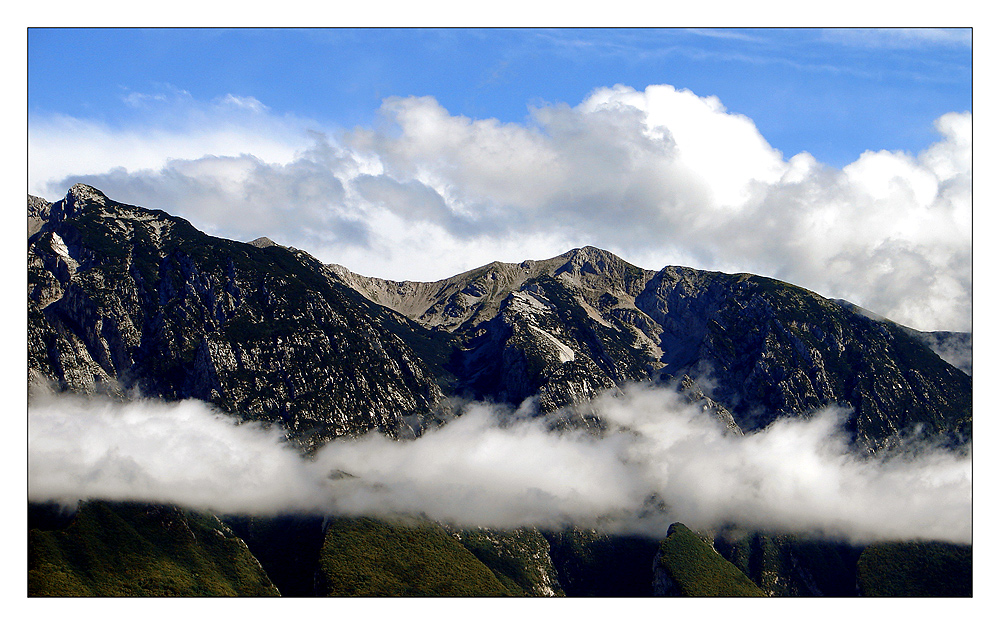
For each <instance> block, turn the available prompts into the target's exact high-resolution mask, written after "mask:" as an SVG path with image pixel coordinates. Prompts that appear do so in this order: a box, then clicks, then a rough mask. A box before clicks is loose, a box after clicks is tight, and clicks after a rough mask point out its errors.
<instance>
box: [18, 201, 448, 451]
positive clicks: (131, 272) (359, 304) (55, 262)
mask: <svg viewBox="0 0 1000 625" xmlns="http://www.w3.org/2000/svg"><path fill="white" fill-rule="evenodd" d="M38 204H39V202H38V200H37V199H35V200H32V201H31V202H29V216H32V212H31V208H30V207H32V206H38ZM44 212H45V211H44V210H42V211H37V212H36V213H35V214H37V215H43V214H44ZM30 229H31V228H30V227H29V232H30ZM431 335H432V333H430V332H428V331H426V330H424V329H423V328H421V327H420V326H418V325H416V324H413V323H411V322H409V320H407V319H405V318H403V317H401V316H399V315H397V314H395V313H393V312H391V311H389V310H388V309H385V308H383V307H380V306H376V305H373V304H371V303H370V302H369V301H368V300H366V299H364V298H362V297H360V296H359V295H358V294H357V292H355V291H353V290H351V289H350V288H348V287H346V286H345V285H343V284H342V283H340V282H338V281H335V280H330V279H328V278H327V277H326V274H325V272H324V271H323V269H322V266H321V265H320V263H319V262H318V261H316V260H315V259H313V258H312V257H310V256H308V255H307V254H305V253H304V252H299V251H297V250H292V249H286V248H283V247H280V246H276V245H270V246H263V247H260V246H255V245H249V244H244V243H238V242H235V241H228V240H224V239H218V238H214V237H210V236H208V235H205V234H203V233H201V232H199V231H198V230H196V229H194V228H193V227H192V226H191V225H190V224H189V223H188V222H186V221H184V220H182V219H178V218H175V217H171V216H170V215H167V214H166V213H163V212H162V211H151V210H147V209H143V208H139V207H135V206H128V205H125V204H121V203H118V202H114V201H112V200H110V199H108V198H107V197H105V196H104V195H103V194H102V193H101V192H100V191H98V190H96V189H93V188H91V187H87V186H85V185H75V186H74V187H73V188H72V189H70V191H69V193H68V194H67V195H66V197H65V198H64V199H62V200H60V201H58V202H56V203H55V204H53V205H51V206H50V207H49V208H48V216H47V219H45V220H44V221H42V223H41V225H40V226H39V227H38V230H37V231H36V232H35V233H34V234H33V235H32V236H31V237H29V240H28V372H29V378H31V379H33V380H48V381H50V382H52V383H54V384H56V385H57V386H58V387H59V388H62V389H72V390H77V391H85V392H91V391H103V392H112V393H120V392H124V391H128V390H132V389H134V390H138V391H139V392H140V393H142V394H143V395H147V396H157V397H163V398H166V399H181V398H196V399H202V400H205V401H209V402H212V403H213V404H215V405H217V406H219V407H220V408H222V409H223V410H226V411H228V412H231V413H233V414H236V415H240V416H243V417H246V418H251V419H258V420H266V421H277V422H279V423H281V424H282V425H284V426H285V427H286V428H288V430H289V431H290V432H291V433H292V434H293V435H294V436H296V437H298V438H300V439H302V440H306V441H311V442H313V443H315V442H317V441H321V440H327V439H329V438H332V437H335V436H342V435H349V434H359V433H362V432H365V431H368V430H370V429H373V428H378V429H380V430H382V431H385V432H387V433H389V434H392V435H404V436H406V435H411V436H412V435H413V434H414V432H415V431H419V428H420V424H419V422H414V421H413V420H412V419H411V417H412V416H413V415H422V414H428V413H429V412H430V411H431V409H432V407H433V406H434V405H435V404H436V403H437V401H438V400H439V399H440V398H441V397H442V393H441V390H440V388H439V386H438V384H437V382H436V381H435V375H434V374H433V373H432V371H431V368H430V367H429V365H428V364H427V362H428V361H432V360H433V357H423V358H422V357H420V356H418V355H417V354H416V353H415V350H420V349H424V350H426V349H428V345H431V344H433V342H434V338H433V336H431ZM264 389H266V391H265V392H262V390H264Z"/></svg>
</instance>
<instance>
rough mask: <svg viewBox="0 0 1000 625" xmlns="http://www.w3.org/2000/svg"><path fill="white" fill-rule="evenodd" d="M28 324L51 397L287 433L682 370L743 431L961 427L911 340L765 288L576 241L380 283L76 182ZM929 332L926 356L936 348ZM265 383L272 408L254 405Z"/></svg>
mask: <svg viewBox="0 0 1000 625" xmlns="http://www.w3.org/2000/svg"><path fill="white" fill-rule="evenodd" d="M28 211H29V217H31V216H34V218H35V219H37V220H39V221H41V220H42V219H43V216H44V213H45V204H44V203H43V202H38V201H36V200H33V199H31V198H29V207H28ZM31 227H32V226H31V222H30V221H29V232H30V228H31ZM171 302H173V303H172V304H170V303H171ZM387 309H388V310H387ZM29 314H30V315H31V318H32V319H34V320H36V321H37V325H38V328H42V330H39V331H38V332H36V335H37V336H35V337H34V339H32V342H31V343H30V344H31V345H32V350H33V351H32V358H33V359H34V361H33V364H31V365H29V368H31V369H32V370H35V371H37V372H39V374H40V375H44V376H47V377H51V378H53V379H56V380H58V382H59V384H61V385H65V386H67V387H76V386H79V387H82V388H87V389H91V388H93V387H94V386H95V385H96V384H98V383H99V384H103V385H111V384H114V383H121V382H122V380H123V378H124V383H125V384H126V385H132V386H135V385H137V384H140V385H142V386H143V387H144V388H145V389H149V390H151V391H153V392H155V393H156V394H159V395H161V396H167V397H182V396H191V397H198V398H203V399H206V400H208V399H211V400H213V401H216V402H217V403H218V404H219V405H220V406H222V407H223V408H225V409H230V410H242V411H246V412H247V413H248V414H254V415H257V418H264V417H265V416H266V415H268V414H270V413H272V412H275V411H276V412H277V413H278V414H279V415H280V416H279V417H276V418H279V419H280V420H282V421H284V422H286V423H290V424H292V427H293V428H296V429H297V431H298V432H300V433H304V432H305V431H306V430H307V429H308V428H310V427H317V428H321V429H325V430H327V431H328V432H329V431H332V432H335V433H342V432H358V431H364V430H365V429H370V427H372V426H373V425H377V427H380V428H387V427H390V424H392V425H391V427H396V426H400V424H401V423H402V421H400V419H402V416H403V415H404V414H414V413H416V412H418V411H425V412H426V411H429V410H431V407H432V406H433V404H434V402H435V401H436V398H437V397H438V396H439V395H440V394H441V392H442V390H444V391H445V392H447V393H454V394H458V395H468V396H472V397H474V398H477V399H484V400H488V401H502V402H508V403H512V404H517V403H519V402H521V401H523V400H525V399H527V398H529V397H536V398H538V402H539V406H540V409H541V410H542V411H543V412H546V411H552V410H555V409H556V408H559V407H568V406H574V405H580V404H582V402H584V401H585V400H587V399H591V398H593V397H595V396H596V395H597V394H598V393H600V392H602V391H603V390H605V389H610V388H615V387H618V386H620V385H623V384H627V383H629V382H631V381H650V382H658V383H670V384H675V385H676V384H680V385H682V386H683V381H684V379H685V376H688V377H689V378H690V379H691V380H692V382H694V383H696V386H697V389H696V392H695V394H698V393H700V396H699V397H698V398H697V399H698V400H699V401H702V400H703V401H704V405H705V406H706V411H708V412H710V413H713V414H717V415H726V414H729V415H731V416H732V419H731V421H733V422H734V424H735V425H736V426H738V429H742V430H744V431H748V432H749V431H754V430H757V429H759V428H762V427H766V426H767V425H768V424H769V423H771V422H773V420H774V419H776V418H779V417H780V416H781V415H788V414H802V413H805V412H808V411H810V410H815V409H819V408H821V407H823V406H827V405H830V404H842V405H849V406H851V408H852V410H853V419H852V421H851V422H850V423H849V424H848V429H849V430H851V431H852V433H853V434H856V436H857V439H858V440H859V441H860V444H861V445H862V446H863V447H865V448H867V449H877V448H879V447H880V446H883V445H884V444H885V443H886V441H888V440H890V439H891V438H892V437H895V436H902V435H904V434H905V433H906V431H907V428H912V427H916V426H917V425H918V424H925V425H927V426H929V428H928V431H933V432H939V433H954V434H957V435H959V436H966V435H967V434H969V433H970V432H971V405H970V404H969V403H968V399H969V398H970V397H971V378H970V377H969V376H968V375H966V374H964V373H962V372H961V371H959V370H958V369H956V368H955V367H952V366H951V365H949V364H948V363H946V362H945V361H944V360H942V359H941V358H939V357H938V356H936V355H935V353H934V352H932V351H931V350H930V349H928V348H927V343H928V340H927V337H924V336H916V335H914V334H913V333H911V332H907V331H906V330H905V329H903V328H901V326H898V325H896V324H894V323H893V322H891V321H888V320H884V319H872V318H870V317H869V316H867V315H864V314H861V313H860V312H859V311H858V310H855V309H853V308H852V307H849V306H844V305H842V304H841V303H837V302H834V301H832V300H828V299H825V298H823V297H821V296H819V295H817V294H816V293H813V292H811V291H808V290H806V289H802V288H800V287H795V286H793V285H789V284H786V283H783V282H781V281H778V280H773V279H770V278H764V277H760V276H754V275H751V274H725V273H720V272H711V271H701V270H697V269H691V268H686V267H673V266H668V267H664V268H663V269H660V270H659V271H652V270H648V269H642V268H640V267H637V266H635V265H632V264H630V263H628V262H626V261H625V260H623V259H621V258H620V257H618V256H616V255H615V254H612V253H611V252H608V251H606V250H602V249H600V248H597V247H594V246H584V247H580V248H575V249H572V250H569V251H568V252H565V253H564V254H561V255H559V256H556V257H553V258H549V259H545V260H526V261H523V262H520V263H504V262H492V263H489V264H486V265H483V266H482V267H478V268H476V269H472V270H469V271H466V272H463V273H461V274H458V275H456V276H453V277H451V278H446V279H443V280H438V281H436V282H407V281H391V280H383V279H379V278H367V277H364V276H360V275H358V274H354V273H353V272H351V271H350V270H348V269H346V268H344V267H340V266H337V265H324V264H322V263H320V262H319V261H317V260H316V259H314V258H312V257H310V256H309V255H308V254H306V253H305V252H301V251H298V250H294V249H291V248H287V247H284V246H281V245H275V244H274V243H273V241H271V240H270V239H268V238H267V237H261V238H259V239H256V240H255V241H253V242H251V243H250V244H246V243H238V242H235V241H229V240H226V239H219V238H215V237H210V236H208V235H206V234H204V233H201V232H199V231H198V230H197V229H195V228H194V227H193V226H191V224H189V223H188V222H186V221H184V220H182V219H179V218H176V217H172V216H170V215H168V214H167V213H164V212H163V211H158V210H150V209H145V208H141V207H136V206H129V205H126V204H121V203H118V202H115V201H113V200H110V199H108V198H107V197H106V196H105V195H104V194H103V193H101V192H100V191H99V190H97V189H94V188H93V187H90V186H89V185H82V184H81V185H74V186H73V187H72V188H71V189H70V190H69V192H68V193H67V195H66V197H65V198H64V199H62V200H59V201H58V202H56V203H54V204H52V205H51V207H49V217H48V219H47V220H45V221H44V222H43V225H42V226H41V230H40V231H38V232H37V233H36V234H35V235H32V236H31V237H30V239H29ZM362 328H364V329H363V330H362ZM932 338H938V337H932ZM944 338H947V339H948V344H947V345H946V344H945V343H944V342H942V341H938V344H939V347H938V348H936V349H938V351H939V352H940V351H941V350H942V349H945V348H947V347H948V346H949V345H950V344H951V343H956V341H955V340H952V338H953V337H944ZM53 345H54V346H56V347H52V346H53ZM317 346H320V347H317ZM941 346H943V347H941ZM319 356H322V358H319ZM314 357H315V358H314ZM310 358H311V359H313V360H315V362H313V360H309V359H310ZM373 358H375V359H376V360H372V359H373ZM280 359H286V361H287V362H286V361H283V360H280ZM300 359H302V360H301V363H300V364H301V366H299V365H298V364H295V365H293V364H292V363H296V362H299V360H300ZM375 362H377V363H378V364H377V366H376V364H375ZM289 367H291V369H288V368H289ZM331 367H333V368H332V369H331ZM348 371H349V372H352V373H349V374H348V373H343V372H348ZM304 372H308V375H307V374H306V373H304ZM914 372H916V373H914ZM341 373H343V375H341ZM303 376H305V377H303ZM331 376H332V377H331ZM362 379H364V380H366V381H365V382H364V384H365V386H363V387H357V388H355V387H354V386H353V385H355V384H359V383H360V382H359V381H360V380H362ZM439 384H440V385H441V386H440V388H439V386H438V385H439ZM265 387H266V388H270V389H271V390H272V392H273V394H274V395H275V397H278V398H280V401H278V400H276V399H275V398H273V397H272V398H268V399H266V400H265V399H262V398H259V397H256V395H255V393H256V392H257V391H256V389H257V388H265ZM691 388H695V387H691ZM681 390H687V391H690V390H691V389H684V388H682V389H681ZM356 409H361V410H363V414H362V415H361V416H358V415H355V414H354V412H353V411H355V410H356ZM385 413H389V414H390V415H391V417H390V418H387V419H381V418H380V417H378V416H377V415H382V414H385ZM331 414H334V415H335V417H334V418H333V419H332V420H331V418H330V416H329V415H331ZM359 419H360V421H358V422H355V421H356V420H359ZM328 432H327V433H328ZM324 435H326V434H324Z"/></svg>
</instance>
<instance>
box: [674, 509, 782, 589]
mask: <svg viewBox="0 0 1000 625" xmlns="http://www.w3.org/2000/svg"><path fill="white" fill-rule="evenodd" d="M659 566H660V567H661V568H662V569H663V571H664V572H665V573H666V575H667V576H668V577H669V579H670V580H671V581H672V582H673V583H674V584H675V585H676V587H677V591H678V592H679V593H680V594H681V595H682V596H685V597H763V596H764V593H763V591H761V589H760V588H758V587H757V586H756V585H755V584H754V583H753V582H752V581H750V578H748V577H747V576H746V575H744V574H743V572H742V571H740V570H739V569H738V568H736V567H735V566H734V565H733V564H732V563H730V562H729V561H727V560H726V559H725V558H723V557H722V556H721V555H719V554H718V553H717V552H716V551H715V549H713V548H712V546H711V545H710V544H708V543H707V542H706V541H705V540H704V539H702V538H700V537H699V536H698V535H696V534H695V533H694V532H692V531H691V530H689V529H688V528H687V527H686V526H685V525H683V524H681V523H674V524H673V525H671V526H670V529H669V530H668V531H667V537H666V538H665V539H664V540H663V541H662V542H661V543H660V559H659Z"/></svg>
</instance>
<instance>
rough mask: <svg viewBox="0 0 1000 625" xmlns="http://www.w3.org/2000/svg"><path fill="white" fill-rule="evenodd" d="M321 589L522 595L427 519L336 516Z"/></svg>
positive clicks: (322, 562)
mask: <svg viewBox="0 0 1000 625" xmlns="http://www.w3.org/2000/svg"><path fill="white" fill-rule="evenodd" d="M317 585H318V591H319V593H320V594H321V595H324V596H334V597H341V596H352V597H357V596H361V597H504V596H512V595H522V594H523V592H521V591H519V589H511V588H508V587H507V586H505V585H504V584H503V583H501V582H500V581H499V580H498V579H497V578H496V576H495V575H494V574H493V573H492V571H490V569H489V568H488V567H487V566H486V565H484V564H483V563H482V562H480V561H479V560H478V559H476V557H475V556H474V555H472V553H470V552H469V551H468V550H467V549H466V548H465V547H463V546H462V543H461V542H459V541H458V540H457V539H456V538H454V537H453V536H451V535H450V534H449V533H448V532H446V531H445V530H444V529H443V528H442V527H440V526H438V525H435V524H433V523H429V522H426V521H416V520H402V521H400V522H397V523H387V522H384V521H378V520H375V519H367V518H359V519H349V518H341V519H333V520H331V521H330V523H329V526H328V528H327V532H326V539H325V541H324V543H323V547H322V550H321V552H320V559H319V577H318V582H317Z"/></svg>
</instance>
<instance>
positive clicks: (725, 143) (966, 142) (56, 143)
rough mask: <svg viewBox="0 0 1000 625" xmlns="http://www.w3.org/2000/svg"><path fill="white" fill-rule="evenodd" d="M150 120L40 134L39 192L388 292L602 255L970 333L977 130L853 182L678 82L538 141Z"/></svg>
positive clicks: (590, 101)
mask: <svg viewBox="0 0 1000 625" xmlns="http://www.w3.org/2000/svg"><path fill="white" fill-rule="evenodd" d="M251 100H252V102H253V103H255V104H256V105H255V106H235V105H234V104H233V102H244V101H251ZM144 102H145V101H144ZM168 102H172V103H173V104H167V103H168ZM145 103H146V104H148V106H154V105H156V106H164V107H167V106H173V107H175V109H171V111H172V114H173V115H174V116H177V117H179V118H181V119H182V120H184V123H183V124H180V125H179V127H178V124H174V125H172V126H165V125H164V124H162V123H161V124H160V125H156V124H155V123H152V122H150V124H151V125H150V126H142V127H136V128H129V129H127V130H117V129H111V128H106V127H103V126H100V125H98V124H94V123H91V122H86V121H82V120H71V119H62V118H61V119H58V120H33V122H32V124H31V126H30V128H29V148H30V149H29V153H30V170H31V173H30V186H31V192H32V193H36V194H41V195H42V196H44V197H46V198H48V199H53V200H54V199H58V198H59V197H61V196H62V195H63V194H65V192H66V189H68V188H69V186H71V185H72V184H73V183H76V182H86V183H88V184H92V185H94V186H96V187H98V188H100V189H101V190H103V191H104V192H105V193H107V194H108V195H109V196H110V197H112V198H115V199H118V200H121V201H124V202H128V203H131V204H139V205H142V206H148V207H151V208H163V209H166V210H167V211H169V212H171V213H174V214H179V215H181V216H183V217H185V218H187V219H189V220H191V221H192V222H193V223H194V224H195V225H196V226H197V227H200V228H203V229H206V230H208V231H209V232H211V233H212V234H217V235H219V236H226V237H230V238H235V239H237V240H244V241H249V240H252V239H254V238H257V237H259V236H268V237H270V238H272V239H273V240H275V241H277V242H278V243H281V244H284V245H292V246H295V247H298V248H301V249H305V250H307V251H309V252H310V253H312V254H314V255H316V256H317V257H319V258H321V259H323V260H324V261H326V262H336V263H339V264H341V265H344V266H346V267H348V268H350V269H351V270H352V271H356V272H359V273H362V274H364V275H373V276H378V277H382V278H389V279H406V280H440V279H444V278H446V277H448V276H451V275H455V274H457V273H460V272H462V271H467V270H469V269H472V268H473V267H475V266H479V265H483V264H486V263H488V262H491V261H494V260H502V261H508V262H520V261H522V260H526V259H529V258H531V259H541V258H549V257H552V256H555V255H557V254H561V253H563V252H565V251H567V250H568V249H571V248H573V247H579V246H583V245H595V246H597V247H602V248H605V249H608V250H610V251H612V252H615V253H617V254H620V255H622V256H623V257H624V258H626V259H627V260H629V261H630V262H633V263H635V264H638V265H640V266H643V267H645V268H647V269H653V270H658V269H660V268H662V267H663V266H665V265H667V264H677V265H689V266H693V267H696V268H699V269H714V270H722V271H733V272H743V271H748V272H753V273H760V274H764V275H769V276H773V277H776V278H780V279H782V280H786V281H788V282H792V283H794V284H798V285H801V286H805V287H807V288H809V289H812V290H814V291H817V292H819V293H820V294H822V295H824V296H826V297H834V298H842V299H847V300H850V301H852V302H855V303H857V304H859V305H861V306H864V307H865V308H868V309H870V310H873V311H876V312H878V313H879V314H882V315H885V316H887V317H889V318H891V319H893V320H895V321H898V322H900V323H903V324H906V325H909V326H912V327H915V328H917V329H920V330H954V331H968V330H969V329H970V328H971V293H972V225H971V224H972V115H971V113H969V112H953V113H947V114H945V115H942V116H941V117H940V118H938V119H937V120H927V123H928V124H930V123H931V122H932V121H933V123H934V125H935V127H936V129H937V130H938V132H939V134H940V140H939V141H938V142H936V143H934V144H932V145H930V146H928V147H927V149H926V150H924V151H923V152H921V153H918V154H909V153H904V152H890V151H887V150H872V151H866V152H864V153H863V154H860V155H858V158H857V160H855V161H854V162H853V163H850V164H849V165H847V166H846V167H843V168H834V167H830V166H827V165H824V164H823V163H821V162H818V161H817V160H816V159H815V158H814V157H813V156H812V155H810V154H809V153H807V152H802V153H799V154H795V155H785V154H782V153H781V152H779V151H778V150H776V149H775V148H773V147H772V146H771V145H770V144H769V143H768V142H767V140H766V139H765V138H764V137H763V136H762V135H761V134H760V132H759V131H758V129H757V127H756V125H755V124H754V122H753V121H752V120H751V119H749V118H747V117H746V116H744V115H739V114H736V113H732V112H729V111H727V110H726V108H725V106H724V105H723V103H722V102H721V101H720V100H719V99H718V98H716V97H714V96H708V97H700V96H698V95H696V94H694V93H692V92H691V91H688V90H686V89H678V88H675V87H673V86H670V85H650V86H648V87H646V88H645V89H643V90H637V89H634V88H631V87H627V86H622V85H616V86H613V87H601V88H598V89H595V90H594V91H593V92H592V93H591V94H590V95H589V96H588V97H587V98H586V99H584V100H583V101H582V102H580V103H579V104H578V105H576V106H568V105H566V104H544V105H539V106H536V107H533V108H531V115H530V117H529V118H527V119H526V120H525V122H524V123H500V122H498V121H497V120H495V119H475V120H474V119H469V118H467V117H463V116H459V115H453V114H451V113H450V112H449V111H447V110H446V109H445V108H444V107H442V106H441V105H440V104H439V103H438V102H437V101H436V100H435V99H434V98H433V97H405V98H399V97H392V98H386V99H385V100H384V102H383V105H382V108H381V113H382V115H383V118H384V122H385V123H384V124H381V125H377V126H375V127H373V128H356V129H353V130H350V131H328V130H325V129H322V128H319V127H318V126H317V125H316V124H315V123H313V122H310V121H309V120H298V119H295V118H289V117H287V116H281V115H278V114H276V113H273V112H271V111H269V110H268V109H267V107H265V106H264V105H263V104H262V103H260V102H258V101H257V100H253V99H252V98H237V97H236V96H232V95H230V96H228V97H227V98H226V99H223V100H220V101H216V102H212V103H198V102H195V101H193V99H192V98H190V96H185V97H183V98H174V99H169V98H168V99H166V100H165V101H164V103H162V104H161V103H160V101H159V100H149V101H148V102H145ZM150 115H152V113H150ZM151 119H155V117H151ZM206 120H207V121H206ZM209 122H210V123H209ZM178 128H179V129H178ZM220 128H222V129H224V130H225V132H224V133H223V132H221V131H220V130H219V129H220ZM609 224H614V227H610V228H609V227H608V226H609ZM413 259H419V262H417V263H414V262H413Z"/></svg>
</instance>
